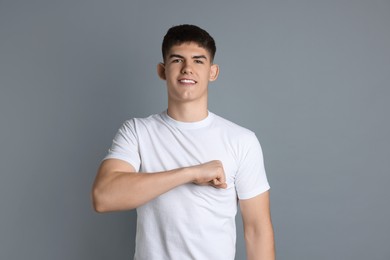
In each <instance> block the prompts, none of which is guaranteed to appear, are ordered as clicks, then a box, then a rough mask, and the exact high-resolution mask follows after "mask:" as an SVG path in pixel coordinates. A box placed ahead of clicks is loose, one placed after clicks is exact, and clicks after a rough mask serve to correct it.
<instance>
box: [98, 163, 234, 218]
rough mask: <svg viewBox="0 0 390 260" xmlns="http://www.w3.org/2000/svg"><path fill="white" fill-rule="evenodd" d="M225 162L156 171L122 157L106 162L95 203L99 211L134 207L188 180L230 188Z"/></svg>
mask: <svg viewBox="0 0 390 260" xmlns="http://www.w3.org/2000/svg"><path fill="white" fill-rule="evenodd" d="M221 168H222V164H220V162H217V161H212V162H209V163H206V164H201V165H197V166H191V167H184V168H178V169H173V170H170V171H163V172H155V173H147V174H146V173H137V172H136V171H135V169H134V167H133V166H132V165H131V164H129V163H127V162H125V161H122V160H118V159H107V160H105V161H103V162H102V164H101V165H100V168H99V170H98V173H97V176H96V179H95V182H94V184H93V188H92V201H93V206H94V208H95V210H96V211H97V212H108V211H120V210H129V209H134V208H136V207H138V206H140V205H142V204H144V203H146V202H148V201H150V200H152V199H154V198H156V197H157V196H159V195H161V194H163V193H165V192H167V191H169V190H171V189H173V188H175V187H177V186H179V185H183V184H185V183H190V182H193V183H196V184H204V183H209V182H211V181H212V183H210V185H213V186H214V187H217V188H224V187H226V183H225V182H226V181H225V175H224V172H223V168H222V170H221Z"/></svg>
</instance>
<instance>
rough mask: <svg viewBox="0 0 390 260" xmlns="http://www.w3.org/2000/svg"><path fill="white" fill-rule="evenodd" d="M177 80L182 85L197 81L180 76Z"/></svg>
mask: <svg viewBox="0 0 390 260" xmlns="http://www.w3.org/2000/svg"><path fill="white" fill-rule="evenodd" d="M178 81H179V83H180V84H182V85H194V84H196V83H198V82H197V81H196V80H194V79H190V78H181V79H178Z"/></svg>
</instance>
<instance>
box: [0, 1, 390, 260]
mask: <svg viewBox="0 0 390 260" xmlns="http://www.w3.org/2000/svg"><path fill="white" fill-rule="evenodd" d="M181 23H194V24H197V25H199V26H201V27H204V28H205V29H207V30H208V31H209V32H210V33H211V34H212V35H213V36H214V38H215V39H216V42H217V47H218V50H217V56H216V62H217V63H218V64H219V65H220V67H221V74H220V78H219V79H218V81H217V82H215V83H213V84H212V85H211V86H210V110H212V111H213V112H215V113H217V114H219V115H221V116H224V117H226V118H227V119H230V120H232V121H235V122H236V123H238V124H241V125H243V126H245V127H247V128H250V129H252V130H253V131H255V132H256V134H257V136H258V137H259V139H260V142H261V143H262V146H263V150H264V156H265V162H266V168H267V172H268V178H269V181H270V184H271V186H272V193H271V201H272V216H273V222H274V227H275V234H276V245H277V255H278V259H297V260H298V259H317V260H321V259H390V247H389V241H390V225H389V219H390V209H389V202H388V200H389V197H390V191H389V189H388V186H389V184H390V177H389V168H390V158H389V146H390V142H389V133H390V123H389V116H388V113H389V111H390V104H389V101H388V99H389V97H390V86H389V82H390V76H389V75H390V30H389V28H390V1H376V0H367V1H362V0H357V1H309V0H307V1H303V0H298V1H277V0H276V1H275V0H274V1H245V2H241V3H239V2H238V1H218V2H216V1H124V0H111V1H101V0H99V1H92V0H83V1H44V0H42V1H41V0H36V1H27V0H25V1H17V0H12V1H11V0H10V1H5V0H1V1H0V86H1V95H0V111H1V112H0V123H1V134H0V145H1V156H0V171H1V175H0V209H1V213H0V259H7V260H8V259H9V260H11V259H131V257H132V254H133V251H134V231H135V225H134V220H135V213H134V211H131V212H120V213H110V214H97V213H95V212H94V211H93V210H92V207H91V203H90V189H91V185H92V181H93V179H94V177H95V172H96V170H97V167H98V165H99V162H100V160H101V159H102V157H103V156H104V155H105V153H106V150H107V149H108V147H109V145H110V143H111V140H112V138H113V136H114V134H115V133H116V131H117V129H118V128H119V126H120V125H121V124H122V122H123V121H124V120H126V119H128V118H131V117H143V116H147V115H149V114H152V113H157V112H160V111H162V110H164V109H165V108H166V94H165V84H164V82H162V81H160V80H159V79H158V77H157V75H156V73H155V68H156V64H157V63H158V62H160V61H161V54H160V44H161V40H162V37H163V35H164V34H165V32H166V30H167V29H168V28H169V27H170V26H172V25H176V24H181ZM237 223H238V224H239V226H238V229H239V233H238V242H237V259H244V258H245V253H244V244H243V241H242V227H241V224H240V223H241V220H240V217H239V216H238V218H237Z"/></svg>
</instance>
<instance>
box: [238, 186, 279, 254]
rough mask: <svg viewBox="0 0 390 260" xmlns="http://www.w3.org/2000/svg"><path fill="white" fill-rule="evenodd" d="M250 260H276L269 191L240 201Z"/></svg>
mask: <svg viewBox="0 0 390 260" xmlns="http://www.w3.org/2000/svg"><path fill="white" fill-rule="evenodd" d="M240 208H241V215H242V220H243V224H244V236H245V242H246V251H247V257H248V260H274V259H275V243H274V232H273V227H272V222H271V213H270V202H269V191H266V192H264V193H262V194H260V195H258V196H256V197H254V198H251V199H247V200H240Z"/></svg>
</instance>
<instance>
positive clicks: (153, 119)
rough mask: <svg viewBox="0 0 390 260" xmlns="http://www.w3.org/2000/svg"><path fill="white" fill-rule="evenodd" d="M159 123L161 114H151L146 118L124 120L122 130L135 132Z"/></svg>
mask: <svg viewBox="0 0 390 260" xmlns="http://www.w3.org/2000/svg"><path fill="white" fill-rule="evenodd" d="M161 121H162V117H161V114H152V115H149V116H147V117H134V118H130V119H128V120H126V121H125V122H124V123H123V124H122V128H126V129H133V130H137V129H138V128H143V127H150V126H152V125H155V124H159V123H160V122H161Z"/></svg>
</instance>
